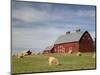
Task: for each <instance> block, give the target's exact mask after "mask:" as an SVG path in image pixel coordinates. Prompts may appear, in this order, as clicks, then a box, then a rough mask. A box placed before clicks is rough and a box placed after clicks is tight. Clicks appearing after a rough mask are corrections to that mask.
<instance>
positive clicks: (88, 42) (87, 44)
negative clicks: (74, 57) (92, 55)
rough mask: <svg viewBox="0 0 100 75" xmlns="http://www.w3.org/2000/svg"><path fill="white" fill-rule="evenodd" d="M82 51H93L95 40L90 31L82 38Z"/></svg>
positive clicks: (80, 49) (80, 47) (80, 48)
mask: <svg viewBox="0 0 100 75" xmlns="http://www.w3.org/2000/svg"><path fill="white" fill-rule="evenodd" d="M79 43H80V46H79V51H80V52H92V51H93V40H92V38H91V36H90V35H89V33H88V32H87V33H85V34H84V35H83V36H82V38H81V39H80V42H79Z"/></svg>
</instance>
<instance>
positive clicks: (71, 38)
mask: <svg viewBox="0 0 100 75" xmlns="http://www.w3.org/2000/svg"><path fill="white" fill-rule="evenodd" d="M85 32H86V31H79V32H73V33H66V34H64V35H61V36H60V37H58V39H57V40H56V41H55V44H60V43H68V42H75V41H79V40H80V38H81V37H82V35H83V34H84V33H85Z"/></svg>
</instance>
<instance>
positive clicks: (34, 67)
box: [12, 53, 96, 74]
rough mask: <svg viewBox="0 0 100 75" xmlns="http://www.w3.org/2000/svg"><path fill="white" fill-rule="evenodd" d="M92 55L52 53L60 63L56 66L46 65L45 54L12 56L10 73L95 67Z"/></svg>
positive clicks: (46, 58)
mask: <svg viewBox="0 0 100 75" xmlns="http://www.w3.org/2000/svg"><path fill="white" fill-rule="evenodd" d="M92 55H93V54H92V53H83V54H82V56H76V55H75V54H71V55H66V56H65V55H62V54H52V56H55V57H56V58H58V59H59V61H60V63H61V64H62V65H58V66H56V65H55V66H54V65H52V66H50V65H48V57H47V56H46V55H30V56H26V57H24V58H20V59H18V58H17V57H13V56H12V73H13V74H14V73H29V72H33V73H35V72H49V71H50V72H51V71H65V70H66V71H68V70H81V69H95V68H96V65H95V64H96V62H95V59H94V58H92Z"/></svg>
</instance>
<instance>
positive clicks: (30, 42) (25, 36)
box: [12, 28, 64, 49]
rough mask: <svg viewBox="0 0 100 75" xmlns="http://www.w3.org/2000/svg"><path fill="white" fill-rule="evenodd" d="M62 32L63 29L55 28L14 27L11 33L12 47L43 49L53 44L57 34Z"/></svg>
mask: <svg viewBox="0 0 100 75" xmlns="http://www.w3.org/2000/svg"><path fill="white" fill-rule="evenodd" d="M63 32H64V31H63V30H58V29H55V28H43V29H34V30H30V29H29V30H26V29H22V28H21V29H20V28H18V29H14V30H13V33H12V37H13V38H12V47H13V48H39V49H44V48H45V47H46V46H49V45H53V44H54V42H55V40H56V39H57V38H58V36H60V35H61V34H62V33H63Z"/></svg>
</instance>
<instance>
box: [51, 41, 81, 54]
mask: <svg viewBox="0 0 100 75" xmlns="http://www.w3.org/2000/svg"><path fill="white" fill-rule="evenodd" d="M69 50H72V52H78V50H79V43H78V42H72V43H64V44H56V45H54V49H53V51H52V52H54V53H67V52H68V51H69Z"/></svg>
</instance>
